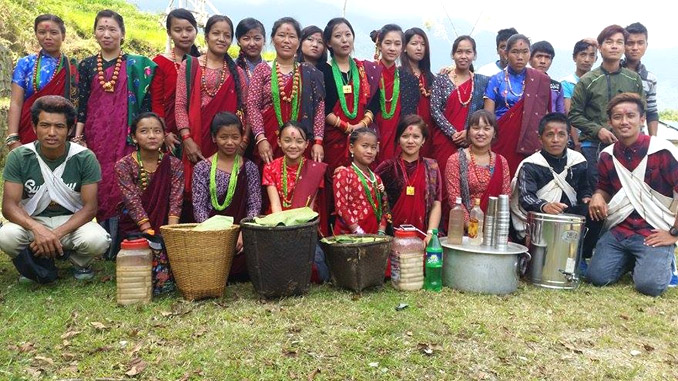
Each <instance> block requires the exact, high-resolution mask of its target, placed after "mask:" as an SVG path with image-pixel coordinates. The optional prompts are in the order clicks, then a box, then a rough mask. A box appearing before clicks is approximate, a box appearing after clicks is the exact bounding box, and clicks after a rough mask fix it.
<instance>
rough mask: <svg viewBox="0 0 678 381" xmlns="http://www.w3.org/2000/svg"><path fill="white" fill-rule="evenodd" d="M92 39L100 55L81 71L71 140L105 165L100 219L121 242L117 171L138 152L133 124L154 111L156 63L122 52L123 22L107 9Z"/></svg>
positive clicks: (100, 15) (96, 23) (112, 252)
mask: <svg viewBox="0 0 678 381" xmlns="http://www.w3.org/2000/svg"><path fill="white" fill-rule="evenodd" d="M94 36H95V37H96V40H97V42H98V43H99V46H100V47H101V51H100V52H99V53H98V54H96V55H94V56H91V57H88V58H86V59H84V60H83V61H82V62H81V63H80V65H79V67H78V72H79V73H80V84H79V90H80V98H79V105H78V106H79V108H78V124H77V125H76V132H75V138H74V139H73V141H74V142H76V143H80V144H82V145H85V144H87V147H88V148H90V149H91V150H92V151H93V152H94V154H95V155H96V157H97V160H98V161H99V163H100V164H101V182H100V183H99V191H98V200H97V201H98V205H99V209H98V212H97V216H96V218H97V221H98V222H99V223H100V224H101V225H102V226H103V227H104V228H105V229H106V230H107V231H108V232H109V234H110V235H111V239H112V241H113V242H117V240H118V239H117V235H118V234H117V232H118V217H117V213H118V204H120V202H121V201H122V195H121V193H120V188H119V187H118V181H117V178H116V175H115V169H114V167H115V163H116V162H117V161H118V160H120V159H121V158H122V157H123V156H125V155H128V154H129V153H131V152H132V151H133V150H134V143H133V142H132V140H131V138H130V134H129V131H130V127H129V126H130V125H131V122H132V121H133V120H134V118H136V116H137V115H138V114H139V113H141V112H144V111H149V110H150V108H151V97H150V95H149V88H150V84H151V80H152V78H153V73H154V71H155V67H156V64H155V63H154V62H153V61H151V60H150V59H148V58H146V57H143V56H138V55H133V54H126V53H124V52H123V51H122V48H121V44H122V42H123V39H124V37H125V23H124V21H123V18H122V16H120V15H119V14H118V13H116V12H114V11H111V10H108V9H106V10H103V11H101V12H99V13H98V14H97V16H96V19H95V21H94ZM116 246H117V245H111V247H110V248H109V252H108V254H107V255H106V257H107V258H113V257H114V256H115V253H117V247H116Z"/></svg>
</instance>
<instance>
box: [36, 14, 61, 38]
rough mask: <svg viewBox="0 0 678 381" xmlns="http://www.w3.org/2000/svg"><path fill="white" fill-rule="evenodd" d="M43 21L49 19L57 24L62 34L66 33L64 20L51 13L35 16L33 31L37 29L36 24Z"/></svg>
mask: <svg viewBox="0 0 678 381" xmlns="http://www.w3.org/2000/svg"><path fill="white" fill-rule="evenodd" d="M43 21H51V22H53V23H55V24H57V26H58V27H59V30H61V34H63V35H64V36H65V35H66V25H64V20H62V19H61V17H59V16H57V15H53V14H51V13H45V14H42V15H40V16H38V17H36V18H35V22H34V23H33V32H37V31H38V24H40V23H41V22H43Z"/></svg>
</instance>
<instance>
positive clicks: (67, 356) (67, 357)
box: [61, 352, 75, 361]
mask: <svg viewBox="0 0 678 381" xmlns="http://www.w3.org/2000/svg"><path fill="white" fill-rule="evenodd" d="M61 357H62V358H63V359H64V360H66V361H71V360H73V359H74V358H75V354H73V353H70V352H63V353H62V354H61Z"/></svg>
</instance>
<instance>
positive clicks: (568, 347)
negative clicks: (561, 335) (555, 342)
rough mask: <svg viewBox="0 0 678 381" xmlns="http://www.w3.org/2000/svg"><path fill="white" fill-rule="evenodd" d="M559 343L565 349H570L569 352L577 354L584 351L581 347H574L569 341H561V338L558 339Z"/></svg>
mask: <svg viewBox="0 0 678 381" xmlns="http://www.w3.org/2000/svg"><path fill="white" fill-rule="evenodd" d="M559 343H560V345H562V346H563V347H565V349H567V350H568V351H570V352H574V353H577V354H582V353H584V351H583V350H582V349H580V348H577V347H575V346H574V345H573V344H571V343H568V342H566V341H563V340H561V341H559Z"/></svg>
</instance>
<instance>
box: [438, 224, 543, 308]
mask: <svg viewBox="0 0 678 381" xmlns="http://www.w3.org/2000/svg"><path fill="white" fill-rule="evenodd" d="M440 243H441V245H442V246H443V286H447V287H450V288H453V289H455V290H459V291H466V292H477V293H481V294H495V295H503V294H510V293H512V292H514V291H515V290H516V289H517V288H518V279H519V275H520V273H519V268H518V265H519V263H520V260H519V259H520V257H521V256H523V255H525V256H527V260H528V261H529V259H530V254H529V253H528V252H527V247H525V246H522V245H518V244H516V243H513V242H509V243H508V246H507V247H506V248H505V249H503V250H500V249H495V248H492V247H487V246H472V245H470V244H469V242H468V238H467V237H464V242H463V243H462V244H461V245H452V244H448V243H447V239H445V238H443V239H441V242H440Z"/></svg>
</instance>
